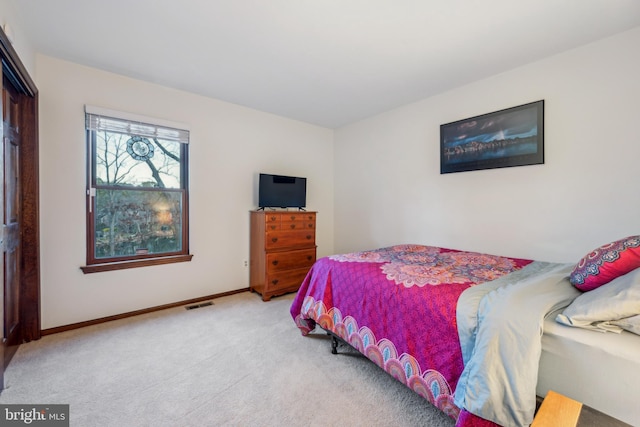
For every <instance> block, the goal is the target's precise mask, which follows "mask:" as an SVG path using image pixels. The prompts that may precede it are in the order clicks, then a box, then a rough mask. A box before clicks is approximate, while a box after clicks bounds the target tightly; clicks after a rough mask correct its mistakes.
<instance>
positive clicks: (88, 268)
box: [80, 254, 193, 274]
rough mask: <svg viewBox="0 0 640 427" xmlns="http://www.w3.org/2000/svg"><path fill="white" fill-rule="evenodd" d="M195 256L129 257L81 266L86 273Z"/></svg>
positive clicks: (182, 259) (142, 265)
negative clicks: (124, 259)
mask: <svg viewBox="0 0 640 427" xmlns="http://www.w3.org/2000/svg"><path fill="white" fill-rule="evenodd" d="M191 258H193V255H192V254H187V255H169V256H162V257H154V258H144V259H129V260H126V261H110V262H105V263H102V264H91V265H85V266H83V267H80V269H81V270H82V272H83V273H84V274H88V273H100V272H103V271H115V270H124V269H127V268H137V267H149V266H151V265H163V264H173V263H177V262H189V261H191Z"/></svg>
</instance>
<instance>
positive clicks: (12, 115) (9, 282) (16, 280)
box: [2, 77, 21, 346]
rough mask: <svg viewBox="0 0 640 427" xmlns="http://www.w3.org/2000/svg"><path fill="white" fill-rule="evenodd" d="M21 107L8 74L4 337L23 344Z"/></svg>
mask: <svg viewBox="0 0 640 427" xmlns="http://www.w3.org/2000/svg"><path fill="white" fill-rule="evenodd" d="M19 114H20V109H19V108H18V92H17V91H16V89H15V88H14V87H13V85H12V84H11V82H9V81H8V80H7V79H6V77H5V78H3V85H2V119H3V120H2V122H3V138H2V140H3V150H2V152H3V161H2V164H3V168H2V169H3V175H4V176H3V181H4V186H3V187H4V188H3V192H2V202H3V203H2V207H3V224H2V238H3V245H2V246H3V252H4V254H3V255H4V256H3V257H2V258H3V263H4V268H3V270H4V271H3V273H4V274H3V276H4V304H3V305H4V339H5V345H6V346H14V345H17V344H19V343H20V341H21V340H20V332H21V331H20V292H21V289H20V254H21V240H20V207H21V203H20V168H19V165H20V128H19V125H18V124H19V123H20V116H19Z"/></svg>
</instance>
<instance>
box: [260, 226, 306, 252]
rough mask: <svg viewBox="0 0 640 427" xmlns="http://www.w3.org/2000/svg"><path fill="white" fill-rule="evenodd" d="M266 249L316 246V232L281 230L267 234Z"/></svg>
mask: <svg viewBox="0 0 640 427" xmlns="http://www.w3.org/2000/svg"><path fill="white" fill-rule="evenodd" d="M265 234H266V236H265V242H264V247H265V248H266V249H278V248H289V247H296V246H303V247H304V246H312V245H315V244H316V235H315V231H314V230H279V231H268V230H267V232H266V233H265Z"/></svg>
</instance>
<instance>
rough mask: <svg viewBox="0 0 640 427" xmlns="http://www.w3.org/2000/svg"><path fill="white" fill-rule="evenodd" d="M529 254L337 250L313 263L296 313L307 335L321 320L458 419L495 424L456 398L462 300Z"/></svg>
mask: <svg viewBox="0 0 640 427" xmlns="http://www.w3.org/2000/svg"><path fill="white" fill-rule="evenodd" d="M531 262H532V261H531V260H525V259H517V258H506V257H501V256H495V255H487V254H480V253H475V252H463V251H458V250H452V249H444V248H438V247H433V246H421V245H398V246H392V247H388V248H382V249H377V250H372V251H365V252H357V253H350V254H344V255H334V256H330V257H325V258H321V259H319V260H317V261H316V263H315V264H314V265H313V267H312V268H311V270H310V271H309V273H308V274H307V277H306V278H305V280H304V282H303V283H302V285H301V287H300V290H299V291H298V294H297V295H296V297H295V299H294V301H293V304H292V306H291V315H292V316H293V318H294V319H295V322H296V325H297V326H298V327H299V328H300V329H301V331H302V333H303V335H306V334H308V333H309V332H310V331H312V330H313V329H314V328H315V326H316V324H317V325H319V326H320V327H322V328H323V329H325V330H328V331H331V332H333V333H335V334H336V335H338V336H339V337H340V338H342V339H343V340H345V341H346V342H348V343H349V344H351V345H352V346H353V347H355V348H356V349H357V350H358V351H360V352H361V353H362V354H364V355H365V356H366V357H368V358H369V359H371V360H372V361H373V362H375V363H376V364H377V365H378V366H380V367H381V368H383V369H384V370H385V371H387V372H388V373H389V374H391V375H392V376H393V377H394V378H396V379H397V380H398V381H400V382H402V383H404V384H405V385H406V386H408V387H409V388H411V389H412V390H414V391H415V392H416V393H418V394H419V395H421V396H422V397H424V398H425V399H427V400H428V401H429V402H431V403H432V404H434V405H435V406H436V407H438V408H439V409H440V410H442V411H443V412H445V413H447V414H448V415H449V416H451V417H452V418H454V419H458V425H467V426H470V425H474V426H475V425H494V424H492V423H489V422H488V421H486V420H482V419H480V418H478V417H475V416H473V415H472V414H469V413H466V412H465V411H462V414H461V411H460V409H459V408H458V407H456V406H455V404H454V403H453V392H454V390H455V387H456V384H457V382H458V379H459V377H460V375H461V373H462V370H463V362H462V354H461V351H460V343H459V340H458V331H457V325H456V303H457V301H458V297H459V296H460V294H461V293H462V292H463V291H464V290H465V289H467V288H468V287H470V286H474V285H477V284H480V283H483V282H486V281H489V280H493V279H497V278H498V277H501V276H503V275H505V274H508V273H511V272H513V271H516V270H519V269H520V268H522V267H524V266H525V265H527V264H529V263H531ZM483 421H486V423H483Z"/></svg>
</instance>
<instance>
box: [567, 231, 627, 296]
mask: <svg viewBox="0 0 640 427" xmlns="http://www.w3.org/2000/svg"><path fill="white" fill-rule="evenodd" d="M638 267H640V236H630V237H626V238H624V239H620V240H616V241H615V242H612V243H609V244H606V245H603V246H600V247H599V248H598V249H596V250H594V251H592V252H590V253H588V254H587V255H585V256H584V257H583V258H582V259H581V260H580V261H579V262H578V264H577V265H576V266H575V268H574V269H573V271H572V272H571V275H570V276H569V281H570V282H571V284H573V285H574V286H575V287H576V288H578V289H580V290H581V291H583V292H586V291H591V290H593V289H595V288H597V287H599V286H602V285H604V284H606V283H609V282H610V281H612V280H613V279H615V278H616V277H618V276H621V275H623V274H627V273H628V272H630V271H631V270H634V269H636V268H638Z"/></svg>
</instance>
